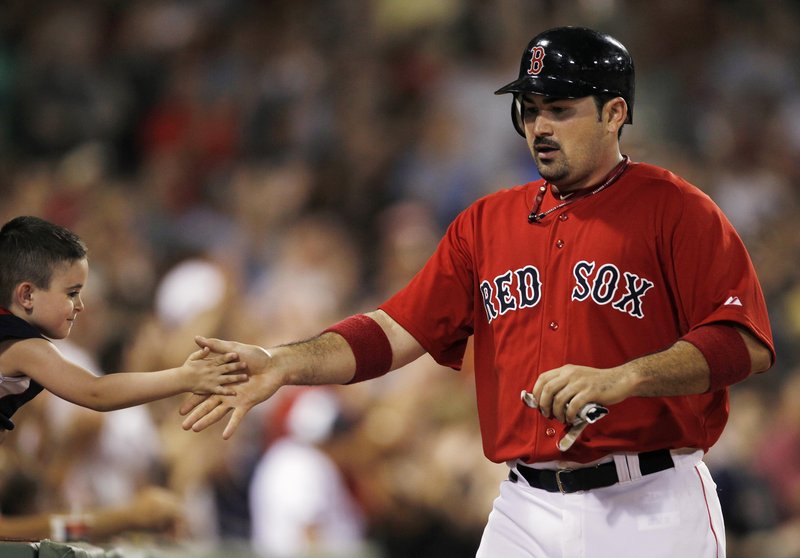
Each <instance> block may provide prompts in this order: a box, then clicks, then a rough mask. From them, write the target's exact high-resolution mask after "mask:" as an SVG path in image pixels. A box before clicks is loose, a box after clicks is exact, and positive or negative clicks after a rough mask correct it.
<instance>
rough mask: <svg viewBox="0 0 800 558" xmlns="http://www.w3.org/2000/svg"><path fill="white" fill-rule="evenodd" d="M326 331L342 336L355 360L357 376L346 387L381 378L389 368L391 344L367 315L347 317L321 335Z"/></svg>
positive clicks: (378, 326)
mask: <svg viewBox="0 0 800 558" xmlns="http://www.w3.org/2000/svg"><path fill="white" fill-rule="evenodd" d="M328 332H332V333H338V334H339V335H341V336H342V337H344V340H345V341H347V344H348V345H350V349H351V350H352V351H353V356H355V357H356V373H355V376H353V379H352V380H350V381H349V382H347V383H348V384H354V383H356V382H363V381H364V380H370V379H372V378H377V377H378V376H383V375H384V374H386V373H387V372H388V371H389V370H390V369H391V368H392V345H391V343H389V338H388V337H386V333H384V331H383V328H381V326H380V325H378V323H377V322H376V321H375V320H373V319H372V318H370V317H369V316H366V315H364V314H357V315H355V316H350V317H349V318H345V319H344V320H342V321H341V322H339V323H336V324H333V325H332V326H330V327H329V328H328V329H326V330H325V331H323V332H322V333H328Z"/></svg>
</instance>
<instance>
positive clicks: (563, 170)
mask: <svg viewBox="0 0 800 558" xmlns="http://www.w3.org/2000/svg"><path fill="white" fill-rule="evenodd" d="M542 147H550V148H553V149H556V150H558V151H556V157H554V158H552V159H545V160H542V158H541V157H540V155H539V151H538V149H540V148H542ZM531 154H532V155H533V162H534V163H536V168H537V169H538V170H539V175H540V176H541V177H542V178H544V179H545V180H546V181H548V182H549V183H550V184H554V185H556V186H558V182H559V181H560V180H562V179H564V178H566V177H567V176H569V164H568V163H567V161H566V159H565V158H564V152H563V151H561V146H560V145H559V144H557V143H556V142H554V141H550V140H547V139H544V138H536V139H535V140H533V145H532V146H531Z"/></svg>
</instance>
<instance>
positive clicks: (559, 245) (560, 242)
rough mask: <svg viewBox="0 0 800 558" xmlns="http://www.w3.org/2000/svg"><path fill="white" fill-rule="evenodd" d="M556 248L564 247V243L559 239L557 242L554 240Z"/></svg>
mask: <svg viewBox="0 0 800 558" xmlns="http://www.w3.org/2000/svg"><path fill="white" fill-rule="evenodd" d="M556 247H558V248H563V247H564V241H563V240H561V239H560V238H559V239H558V240H556Z"/></svg>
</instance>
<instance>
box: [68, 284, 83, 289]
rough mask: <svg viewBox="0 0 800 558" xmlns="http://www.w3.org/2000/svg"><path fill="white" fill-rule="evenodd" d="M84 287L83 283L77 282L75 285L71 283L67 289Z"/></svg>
mask: <svg viewBox="0 0 800 558" xmlns="http://www.w3.org/2000/svg"><path fill="white" fill-rule="evenodd" d="M82 288H83V283H75V284H74V285H70V286H69V287H67V290H71V289H82Z"/></svg>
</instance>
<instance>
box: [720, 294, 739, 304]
mask: <svg viewBox="0 0 800 558" xmlns="http://www.w3.org/2000/svg"><path fill="white" fill-rule="evenodd" d="M741 305H742V301H741V300H739V297H738V296H729V297H728V300H726V301H725V304H723V306H741Z"/></svg>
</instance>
